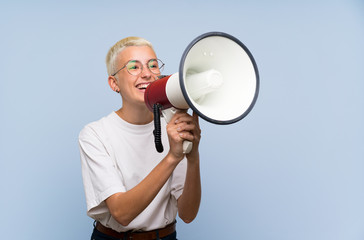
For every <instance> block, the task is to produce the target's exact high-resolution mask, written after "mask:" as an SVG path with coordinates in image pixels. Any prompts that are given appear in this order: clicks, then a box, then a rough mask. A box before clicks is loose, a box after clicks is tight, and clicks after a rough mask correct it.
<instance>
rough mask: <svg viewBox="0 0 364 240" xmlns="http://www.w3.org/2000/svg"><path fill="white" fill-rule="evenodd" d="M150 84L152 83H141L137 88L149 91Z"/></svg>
mask: <svg viewBox="0 0 364 240" xmlns="http://www.w3.org/2000/svg"><path fill="white" fill-rule="evenodd" d="M149 84H151V83H150V82H148V83H139V84H137V85H136V86H135V87H136V88H138V89H139V90H145V89H147V87H148V86H149Z"/></svg>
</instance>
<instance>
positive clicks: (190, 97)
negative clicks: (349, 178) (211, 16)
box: [144, 32, 259, 153]
mask: <svg viewBox="0 0 364 240" xmlns="http://www.w3.org/2000/svg"><path fill="white" fill-rule="evenodd" d="M258 93H259V74H258V68H257V65H256V63H255V60H254V58H253V55H252V54H251V53H250V51H249V50H248V48H247V47H246V46H245V45H244V44H243V43H242V42H240V41H239V40H238V39H237V38H235V37H233V36H231V35H229V34H227V33H223V32H208V33H205V34H202V35H200V36H198V37H197V38H195V39H194V40H193V41H192V42H191V43H190V44H189V45H188V46H187V48H186V49H185V51H184V53H183V55H182V58H181V61H180V65H179V72H177V73H174V74H172V75H169V76H163V77H162V78H160V79H159V80H156V81H155V82H153V83H151V84H150V85H149V86H148V87H147V89H146V90H145V93H144V100H145V103H146V105H147V107H148V108H149V109H150V110H151V111H153V112H154V120H155V121H154V124H155V130H154V135H155V144H156V149H157V151H158V152H162V151H163V145H162V143H161V142H160V120H159V118H160V115H159V114H160V112H161V113H162V115H163V117H164V118H165V119H166V121H167V123H168V122H169V121H170V119H171V118H172V116H173V114H174V113H175V111H176V109H188V108H191V109H192V110H193V111H194V112H196V113H197V114H198V115H199V117H201V118H203V119H204V120H206V121H208V122H211V123H214V124H232V123H235V122H237V121H240V120H241V119H243V118H244V117H245V116H247V115H248V114H249V112H250V111H251V110H252V108H253V107H254V104H255V102H256V100H257V97H258ZM183 148H184V153H188V152H189V151H191V149H192V143H191V142H188V141H185V142H184V146H183Z"/></svg>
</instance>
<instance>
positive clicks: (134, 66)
mask: <svg viewBox="0 0 364 240" xmlns="http://www.w3.org/2000/svg"><path fill="white" fill-rule="evenodd" d="M126 67H127V69H128V70H138V69H140V68H141V66H140V63H139V62H137V61H130V62H129V63H128V64H127V66H126Z"/></svg>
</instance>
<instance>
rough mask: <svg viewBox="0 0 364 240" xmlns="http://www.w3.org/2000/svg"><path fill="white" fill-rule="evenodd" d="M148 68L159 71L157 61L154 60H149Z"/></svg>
mask: <svg viewBox="0 0 364 240" xmlns="http://www.w3.org/2000/svg"><path fill="white" fill-rule="evenodd" d="M148 67H149V68H150V69H159V65H158V61H157V60H156V59H152V60H149V62H148Z"/></svg>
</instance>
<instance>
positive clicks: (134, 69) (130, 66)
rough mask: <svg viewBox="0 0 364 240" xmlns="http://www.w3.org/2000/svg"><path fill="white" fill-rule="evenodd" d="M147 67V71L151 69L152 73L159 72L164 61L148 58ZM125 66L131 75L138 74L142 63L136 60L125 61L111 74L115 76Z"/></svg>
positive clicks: (141, 69) (141, 68)
mask: <svg viewBox="0 0 364 240" xmlns="http://www.w3.org/2000/svg"><path fill="white" fill-rule="evenodd" d="M147 67H148V69H149V71H151V72H152V73H154V74H160V73H161V72H162V71H163V68H164V63H163V62H162V61H161V60H159V59H150V60H149V61H148V62H147ZM124 68H126V70H127V71H128V73H129V74H131V75H133V76H138V75H139V74H140V73H142V72H143V64H142V63H141V62H140V61H138V60H130V61H129V62H127V63H126V64H125V65H124V66H123V67H122V68H120V69H119V70H117V71H116V72H115V73H114V74H112V75H111V76H113V77H114V76H115V75H116V74H117V73H118V72H119V71H121V70H122V69H124Z"/></svg>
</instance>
